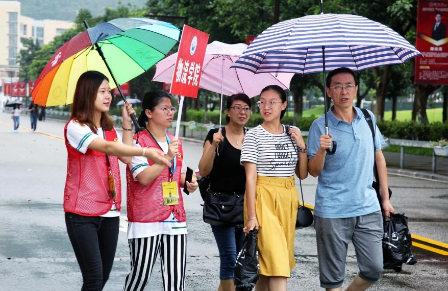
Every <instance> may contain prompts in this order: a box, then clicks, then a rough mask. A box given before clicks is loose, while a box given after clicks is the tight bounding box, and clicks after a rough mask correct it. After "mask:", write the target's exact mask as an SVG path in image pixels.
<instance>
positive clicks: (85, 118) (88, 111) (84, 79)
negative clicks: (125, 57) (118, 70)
mask: <svg viewBox="0 0 448 291" xmlns="http://www.w3.org/2000/svg"><path fill="white" fill-rule="evenodd" d="M104 80H106V81H108V82H109V79H108V78H107V77H106V76H104V75H103V74H102V73H100V72H97V71H87V72H85V73H83V74H82V75H81V76H80V77H79V79H78V83H77V84H76V89H75V96H74V97H73V105H72V115H71V117H70V118H71V119H76V120H77V121H78V122H79V123H80V124H83V125H84V124H85V125H87V126H88V127H90V128H91V129H92V130H93V131H94V132H96V131H97V128H96V126H95V124H94V115H95V100H96V96H97V94H98V89H99V88H100V86H101V83H103V81H104ZM100 124H101V127H102V129H103V130H111V129H112V128H113V127H114V122H113V121H112V119H111V118H110V117H109V115H108V114H107V113H106V112H102V113H101V121H100Z"/></svg>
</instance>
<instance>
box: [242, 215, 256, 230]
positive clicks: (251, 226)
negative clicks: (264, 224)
mask: <svg viewBox="0 0 448 291" xmlns="http://www.w3.org/2000/svg"><path fill="white" fill-rule="evenodd" d="M252 229H258V220H257V218H254V219H252V220H249V221H248V222H247V224H246V227H245V228H243V231H244V232H245V233H249V231H251V230H252Z"/></svg>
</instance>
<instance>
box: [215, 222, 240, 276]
mask: <svg viewBox="0 0 448 291" xmlns="http://www.w3.org/2000/svg"><path fill="white" fill-rule="evenodd" d="M211 227H212V231H213V235H214V236H215V240H216V244H217V245H218V250H219V259H220V265H219V279H221V280H227V279H233V269H234V268H235V262H236V257H237V255H238V253H239V252H240V251H241V248H242V247H243V242H244V232H243V229H242V228H237V227H224V226H217V225H211Z"/></svg>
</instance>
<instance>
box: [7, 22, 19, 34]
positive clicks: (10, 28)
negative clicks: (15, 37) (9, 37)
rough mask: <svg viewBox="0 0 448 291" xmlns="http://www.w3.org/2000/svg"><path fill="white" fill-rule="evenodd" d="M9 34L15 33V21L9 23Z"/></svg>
mask: <svg viewBox="0 0 448 291" xmlns="http://www.w3.org/2000/svg"><path fill="white" fill-rule="evenodd" d="M9 34H17V23H16V22H10V23H9Z"/></svg>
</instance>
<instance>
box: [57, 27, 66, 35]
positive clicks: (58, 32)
mask: <svg viewBox="0 0 448 291" xmlns="http://www.w3.org/2000/svg"><path fill="white" fill-rule="evenodd" d="M66 31H67V29H63V28H56V35H62V34H63V33H64V32H66Z"/></svg>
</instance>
